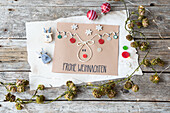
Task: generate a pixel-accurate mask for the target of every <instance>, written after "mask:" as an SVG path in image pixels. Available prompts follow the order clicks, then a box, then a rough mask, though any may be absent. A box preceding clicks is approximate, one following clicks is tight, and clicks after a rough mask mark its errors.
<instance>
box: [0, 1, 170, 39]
mask: <svg viewBox="0 0 170 113" xmlns="http://www.w3.org/2000/svg"><path fill="white" fill-rule="evenodd" d="M102 2H104V1H103V0H100V1H99V2H98V1H97V2H95V1H86V0H85V1H84V0H80V1H78V0H69V1H67V0H64V1H62V0H58V1H55V0H52V1H48V2H47V1H44V0H38V1H34V0H31V1H25V0H19V1H14V2H13V3H11V1H5V2H4V1H3V2H2V1H1V4H0V6H1V7H0V10H1V11H0V15H3V16H2V17H1V18H0V24H1V26H0V29H1V30H0V38H8V37H12V38H24V37H25V34H26V33H25V22H30V21H47V20H56V19H58V18H61V17H69V16H76V15H86V13H87V11H88V10H90V9H94V10H96V11H97V12H98V13H100V7H99V6H100V5H99V4H102ZM132 2H134V3H136V4H135V6H132V5H131V6H130V7H129V10H137V7H136V5H137V4H141V2H142V4H147V5H146V6H148V5H149V3H152V2H151V1H149V2H148V1H144V2H143V1H139V0H138V1H137V2H135V0H134V1H132ZM154 3H155V4H159V5H158V6H154V7H149V6H148V7H147V8H148V9H149V10H150V11H151V12H153V14H154V16H155V20H156V22H158V26H159V28H160V29H161V33H162V35H163V36H164V37H165V38H170V32H169V31H170V30H169V28H170V26H169V24H168V23H169V22H170V15H169V11H170V9H169V3H167V1H166V2H162V1H155V2H154ZM166 3H167V4H166ZM94 4H95V5H94ZM120 4H121V3H117V2H113V4H112V6H113V7H112V10H123V9H124V7H123V5H122V4H121V5H120ZM35 6H36V7H35ZM154 12H156V13H154ZM148 15H150V14H149V13H148ZM149 18H150V19H152V16H151V15H150V16H149ZM150 24H151V26H150V27H149V28H147V29H142V31H143V32H144V33H146V36H147V38H159V36H158V31H157V30H156V28H155V27H156V25H154V24H153V23H152V22H151V21H150Z"/></svg>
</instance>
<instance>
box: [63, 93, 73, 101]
mask: <svg viewBox="0 0 170 113" xmlns="http://www.w3.org/2000/svg"><path fill="white" fill-rule="evenodd" d="M64 97H65V99H67V100H69V101H71V100H73V98H74V94H73V93H70V92H69V93H67V94H65V95H64Z"/></svg>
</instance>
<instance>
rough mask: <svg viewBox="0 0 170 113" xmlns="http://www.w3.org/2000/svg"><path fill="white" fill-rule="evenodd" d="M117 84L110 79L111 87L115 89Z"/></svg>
mask: <svg viewBox="0 0 170 113" xmlns="http://www.w3.org/2000/svg"><path fill="white" fill-rule="evenodd" d="M115 86H116V84H115V82H113V81H110V82H109V89H113V88H114V87H115Z"/></svg>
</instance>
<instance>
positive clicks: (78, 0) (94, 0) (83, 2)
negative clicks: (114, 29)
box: [0, 0, 170, 7]
mask: <svg viewBox="0 0 170 113" xmlns="http://www.w3.org/2000/svg"><path fill="white" fill-rule="evenodd" d="M129 1H130V2H132V3H134V4H135V5H141V4H143V5H148V6H150V4H151V3H154V5H155V6H162V5H164V6H167V5H170V4H169V2H168V1H166V0H154V1H152V0H145V1H141V0H129ZM104 2H106V0H50V1H44V0H29V1H27V0H4V1H0V5H2V6H9V5H10V6H25V7H26V6H36V7H41V6H46V7H49V6H75V5H77V6H100V5H101V4H102V3H104ZM108 2H109V1H108ZM109 3H111V4H113V5H117V6H122V4H121V2H114V1H110V2H109ZM127 5H128V6H129V5H131V4H130V3H128V2H127Z"/></svg>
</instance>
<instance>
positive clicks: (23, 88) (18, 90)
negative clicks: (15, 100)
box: [17, 86, 25, 93]
mask: <svg viewBox="0 0 170 113" xmlns="http://www.w3.org/2000/svg"><path fill="white" fill-rule="evenodd" d="M24 91H25V87H24V86H19V87H18V88H17V92H19V93H21V92H24Z"/></svg>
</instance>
